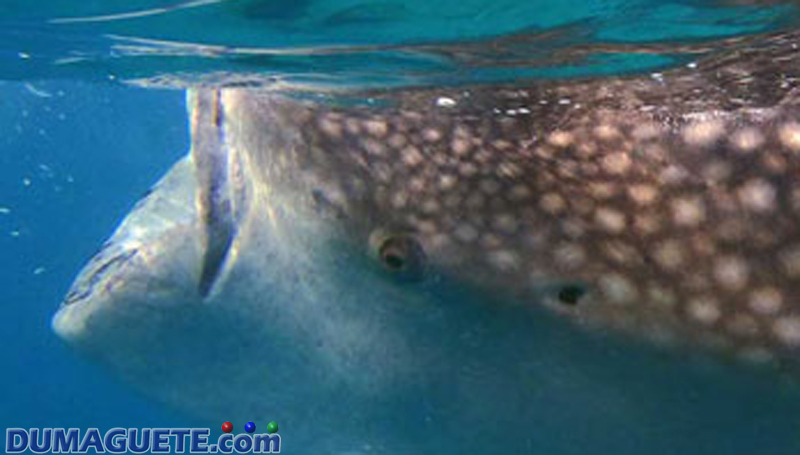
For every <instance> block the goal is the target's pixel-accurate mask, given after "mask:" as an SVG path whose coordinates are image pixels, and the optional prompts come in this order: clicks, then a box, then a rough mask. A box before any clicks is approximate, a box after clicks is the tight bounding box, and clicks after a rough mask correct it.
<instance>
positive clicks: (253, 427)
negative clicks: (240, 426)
mask: <svg viewBox="0 0 800 455" xmlns="http://www.w3.org/2000/svg"><path fill="white" fill-rule="evenodd" d="M244 431H246V432H248V433H252V432H254V431H256V424H254V423H253V422H247V423H246V424H244Z"/></svg>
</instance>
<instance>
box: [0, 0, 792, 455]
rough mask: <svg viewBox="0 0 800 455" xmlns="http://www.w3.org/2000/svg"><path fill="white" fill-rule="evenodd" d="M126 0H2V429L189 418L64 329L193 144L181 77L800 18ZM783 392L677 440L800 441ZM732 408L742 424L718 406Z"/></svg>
mask: <svg viewBox="0 0 800 455" xmlns="http://www.w3.org/2000/svg"><path fill="white" fill-rule="evenodd" d="M111 3H112V2H107V1H100V0H97V1H82V2H77V1H50V2H32V1H23V0H4V1H3V3H2V4H0V260H1V261H2V262H1V264H2V266H1V267H2V268H1V269H0V270H2V273H0V360H2V365H3V367H2V370H0V371H2V376H0V429H3V428H6V427H23V428H31V427H80V428H87V427H101V428H103V429H107V428H111V427H183V426H186V425H187V421H188V420H187V419H186V417H185V416H181V415H177V414H173V413H171V412H170V411H168V410H164V409H162V408H160V407H156V406H154V405H152V404H150V403H149V402H148V401H146V400H144V399H143V398H141V397H139V396H138V395H136V394H135V393H134V392H133V391H131V389H129V388H128V387H126V386H125V385H123V384H118V383H116V382H115V381H114V380H113V379H112V378H110V376H109V375H107V374H106V373H105V372H104V371H102V370H101V369H100V368H98V367H95V366H94V365H92V364H91V363H90V362H89V361H87V360H86V359H84V358H82V357H80V356H78V355H76V354H75V353H73V352H72V351H70V350H69V349H67V348H66V347H65V346H63V345H62V344H61V343H60V342H59V341H58V340H57V339H56V338H55V336H54V335H53V334H52V333H51V331H50V329H49V320H50V317H51V316H52V314H53V312H54V311H55V309H56V307H57V305H58V304H59V302H60V299H61V298H62V296H63V294H64V293H65V291H66V290H67V288H68V286H69V284H70V282H71V280H72V278H73V277H74V274H75V273H76V272H77V270H78V269H79V267H80V266H81V265H82V264H83V262H84V261H85V260H86V259H87V258H88V257H90V255H91V254H92V253H93V252H94V251H95V250H97V248H98V247H99V246H100V245H101V244H102V242H103V240H104V239H105V238H106V237H107V236H108V234H109V233H110V232H111V231H112V229H113V228H114V226H115V225H116V224H117V222H118V221H119V219H120V218H121V217H122V216H123V215H124V214H125V213H126V212H127V211H128V210H129V209H130V208H131V206H132V205H133V204H134V203H135V201H136V200H137V199H138V198H139V197H140V196H141V194H142V193H144V192H145V191H146V190H147V188H148V187H149V186H150V185H151V184H152V183H153V182H154V181H155V180H156V179H157V178H158V177H159V176H160V175H162V174H163V172H164V171H165V170H166V169H167V168H168V166H169V165H170V164H171V163H173V162H174V161H175V160H176V159H177V158H178V157H180V156H181V155H183V154H184V153H185V152H186V150H187V129H186V126H185V108H184V104H183V93H182V92H181V91H180V90H179V88H180V87H183V86H186V85H189V84H191V83H194V82H197V81H201V80H202V81H204V82H207V83H220V84H222V83H228V82H235V81H239V80H243V79H244V80H257V81H259V82H260V83H264V84H278V85H281V84H283V85H285V86H288V87H300V88H303V89H305V90H315V89H319V90H326V89H329V88H330V87H359V86H365V85H369V86H378V87H380V86H396V85H404V84H410V85H441V84H444V83H453V84H455V83H472V82H486V81H503V82H513V81H518V80H519V79H520V78H523V77H532V78H540V77H575V76H582V75H601V74H618V73H627V72H636V71H650V70H655V69H661V68H664V67H668V66H670V65H677V64H681V63H683V62H684V61H686V60H689V59H692V58H694V57H696V55H698V54H699V53H701V52H708V51H713V49H715V48H718V47H720V46H723V45H724V44H723V43H724V42H723V41H720V40H723V39H724V38H727V37H733V36H739V35H742V34H753V33H760V32H765V31H770V30H778V29H785V28H791V27H794V26H796V18H797V10H796V5H794V4H792V3H791V2H787V3H781V2H764V3H763V4H760V3H759V2H755V1H754V2H741V1H739V2H733V1H731V2H725V1H700V0H683V1H661V0H595V1H590V0H582V1H579V2H563V1H555V0H549V1H547V0H535V1H519V0H498V1H491V0H440V1H437V2H431V1H419V0H415V1H399V0H398V1H376V2H365V1H359V0H338V1H334V0H328V1H315V0H295V1H291V2H281V1H255V0H249V1H226V2H215V3H210V4H205V5H200V6H197V7H193V8H183V9H181V8H177V9H170V8H169V7H168V8H165V6H170V7H174V6H175V5H179V2H166V1H155V0H146V1H145V0H140V1H127V2H113V4H111ZM158 8H162V9H165V10H164V11H159V10H158ZM136 12H139V13H141V14H139V16H140V17H132V16H131V17H126V16H124V15H123V16H121V17H116V18H115V17H114V15H119V14H128V13H136ZM109 15H111V17H104V16H109ZM498 44H499V46H498ZM636 46H638V47H636ZM643 49H649V50H650V51H649V52H648V53H644V54H643V53H642V52H641V51H642V50H643ZM154 86H157V87H160V88H158V89H156V88H152V87H154ZM142 87H145V88H142ZM797 396H798V394H787V395H786V397H794V398H796V397H797ZM781 399H782V398H781V396H778V395H775V396H771V395H770V396H765V399H764V402H763V406H761V407H759V406H755V407H754V406H752V405H751V407H750V408H748V410H749V411H750V412H752V411H754V410H755V411H757V413H755V414H753V425H752V427H749V428H747V431H742V427H741V426H735V425H734V426H731V430H732V431H731V432H730V433H725V431H724V429H720V427H715V428H716V429H717V431H715V432H713V434H712V435H711V436H709V435H704V434H703V433H702V431H701V430H698V434H697V435H677V436H678V437H677V439H678V440H679V441H680V442H679V443H676V445H675V446H673V447H680V448H681V450H682V451H681V452H680V453H682V454H683V453H697V454H717V453H725V454H728V453H748V454H749V453H763V454H776V455H777V454H787V455H788V454H797V453H800V404H797V405H794V404H792V403H786V402H782V401H781ZM731 400H736V397H731ZM687 401H688V402H691V397H687ZM775 403H781V404H780V406H777V407H775V412H774V414H773V413H771V412H772V409H773V404H775ZM733 407H734V408H735V406H733ZM720 408H721V409H726V410H728V411H730V409H731V406H730V405H729V404H728V405H725V406H723V405H722V404H721V406H720ZM557 411H558V410H555V411H554V412H557ZM743 412H746V411H744V410H743ZM221 419H222V417H221ZM727 419H731V421H736V419H732V418H731V416H730V415H729V414H728V415H720V421H722V422H727V421H728V420H727ZM221 421H222V420H221ZM598 425H599V427H598V428H599V429H602V422H598ZM645 430H646V429H645ZM598 431H599V430H598ZM631 431H634V432H635V431H636V429H635V428H632V429H631ZM645 433H646V431H645ZM563 439H564V438H563V436H555V435H554V440H557V441H563ZM641 439H642V437H641V436H639V437H638V438H637V440H639V441H641ZM659 440H660V441H661V440H663V438H661V439H659ZM692 441H694V442H695V444H692ZM2 442H3V444H5V441H4V435H3V441H2ZM554 447H556V448H557V447H559V445H558V444H555V445H554ZM615 447H616V448H617V449H624V448H625V447H626V444H625V443H624V441H620V443H619V444H618V445H616V446H615ZM287 453H293V452H287ZM570 453H574V452H570ZM585 453H586V454H594V453H598V452H596V451H595V450H593V448H592V447H586V452H585ZM639 453H640V452H639ZM652 453H654V454H665V455H666V454H667V453H674V452H671V451H669V450H667V451H664V450H662V449H660V448H659V447H653V451H652ZM548 455H550V453H549V452H548ZM553 455H557V453H555V454H553ZM622 455H625V454H624V453H622ZM637 455H638V453H637Z"/></svg>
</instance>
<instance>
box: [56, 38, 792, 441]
mask: <svg viewBox="0 0 800 455" xmlns="http://www.w3.org/2000/svg"><path fill="white" fill-rule="evenodd" d="M798 44H800V35H798V34H797V33H792V32H782V33H775V34H770V35H765V36H759V37H758V38H757V39H755V38H752V37H751V38H750V39H746V40H741V41H734V42H731V43H729V46H728V47H727V48H726V49H725V50H723V51H719V52H717V53H712V54H710V55H708V56H705V57H701V58H698V59H697V60H695V61H692V62H689V63H687V64H686V65H685V66H682V67H680V68H673V69H669V70H665V71H663V72H661V73H655V74H646V75H631V76H615V77H600V78H586V79H570V80H552V81H551V80H541V81H535V82H526V83H524V84H522V83H519V84H507V85H491V86H474V87H473V86H470V87H449V88H405V89H392V90H373V91H369V92H363V93H356V94H348V96H347V97H344V98H337V97H331V98H324V99H321V98H314V97H307V96H298V95H297V94H293V93H281V92H277V91H274V90H267V89H264V88H258V87H207V86H206V87H195V88H192V89H190V90H188V94H187V106H188V116H189V123H190V129H191V150H190V152H189V153H188V155H187V156H186V157H185V158H183V159H182V160H180V161H179V162H178V163H176V164H175V165H174V166H173V167H172V169H171V170H170V171H169V172H168V173H167V174H166V175H165V176H164V177H163V179H162V180H161V181H160V182H159V183H157V184H156V185H155V186H154V188H153V189H152V191H150V192H149V194H148V195H147V196H146V197H145V198H144V199H142V200H141V201H140V202H139V203H137V205H136V206H135V207H134V208H133V210H132V211H131V213H130V214H129V215H128V216H127V217H126V218H125V219H124V220H123V221H122V223H121V225H120V226H119V227H118V229H117V230H116V231H115V232H114V234H113V235H112V236H111V238H110V239H109V240H108V241H107V242H106V243H105V244H104V245H103V247H102V248H101V250H100V251H99V252H98V253H97V254H96V255H95V256H94V257H93V258H92V259H91V260H90V261H89V262H88V264H87V265H86V266H85V267H84V268H83V270H82V271H81V272H80V273H79V275H78V277H77V278H76V279H75V282H74V284H73V285H72V288H71V289H70V291H69V292H68V294H67V296H66V297H65V299H64V301H63V303H62V305H61V306H60V308H59V309H58V311H57V313H56V314H55V316H54V319H53V328H54V330H55V331H56V333H57V334H58V335H59V336H60V337H61V338H62V339H64V340H65V341H66V342H67V343H68V344H70V345H72V346H74V347H75V348H77V349H78V350H79V351H81V352H84V353H86V354H87V355H88V356H89V357H90V358H93V359H95V360H96V361H98V362H99V363H101V364H103V365H105V366H106V367H108V368H109V369H110V370H111V371H113V372H114V373H115V374H116V375H117V376H118V377H120V378H122V379H123V380H125V381H126V382H129V383H131V384H133V385H134V386H135V387H136V388H137V389H139V390H140V391H142V392H143V393H145V394H146V395H148V396H149V397H150V398H152V399H154V400H156V401H158V402H161V403H165V404H166V405H168V406H171V407H173V408H175V409H179V410H181V411H182V412H185V413H186V414H187V415H191V416H198V418H202V419H207V420H209V421H212V420H219V419H223V421H224V420H225V419H238V421H242V422H245V421H248V420H254V419H261V421H270V420H276V421H278V420H279V421H280V423H281V428H282V430H281V434H282V435H284V438H285V443H284V446H286V447H288V444H291V445H293V446H294V447H295V449H296V450H298V451H299V452H298V453H305V452H304V451H308V453H316V452H319V451H322V452H323V453H342V454H344V453H348V454H350V453H365V454H366V453H407V452H412V451H413V452H415V453H461V452H463V451H464V450H484V451H488V452H489V453H528V452H531V451H534V452H535V451H536V450H541V448H542V447H544V448H547V447H548V446H547V444H548V443H547V442H546V439H543V435H553V434H562V433H563V434H564V436H563V437H561V438H557V439H558V441H560V443H559V444H561V445H559V446H558V448H557V449H558V450H557V451H556V452H555V453H576V454H578V453H595V452H591V451H590V452H586V450H587V444H592V446H593V447H602V446H603V444H605V443H608V444H622V443H621V442H620V441H624V440H629V441H631V442H630V444H631V445H632V446H633V447H639V448H641V449H648V453H661V452H657V451H654V450H653V447H652V446H650V445H649V444H650V443H652V441H654V440H657V441H661V443H663V444H666V446H665V447H670V448H674V447H675V446H670V445H669V443H670V441H671V442H673V443H675V444H678V442H676V441H680V440H681V439H680V438H681V437H679V436H676V435H683V436H684V437H687V438H688V436H685V435H690V434H692V432H691V429H697V428H698V427H699V426H701V425H705V428H706V430H707V432H708V434H716V435H718V436H720V439H722V438H723V437H722V436H721V435H722V434H725V433H724V431H723V428H725V429H726V430H729V429H730V428H739V429H740V431H744V432H747V431H749V430H747V428H749V427H748V425H750V424H751V423H752V422H751V421H750V420H747V419H743V420H741V421H728V420H726V419H728V418H729V417H728V416H727V415H726V412H725V409H731V410H732V409H735V408H734V407H732V406H734V405H733V404H730V403H729V402H730V401H731V397H735V398H734V399H733V401H734V402H736V403H737V404H736V406H740V407H743V408H745V409H749V410H750V411H751V418H753V419H754V418H756V417H757V416H762V417H763V416H764V415H767V414H768V412H767V411H764V410H763V409H761V408H759V407H758V405H756V404H753V402H748V401H747V400H748V399H749V397H751V396H762V397H764V396H766V397H768V398H762V399H763V400H765V401H764V402H765V403H772V404H775V403H783V404H780V405H776V406H773V407H772V408H771V409H773V410H775V409H778V408H781V406H783V408H781V409H783V410H784V411H786V412H790V411H792V412H795V413H796V411H797V410H798V409H797V407H796V406H795V407H794V408H792V407H791V405H789V404H786V403H787V401H786V399H785V398H786V396H787V395H786V394H788V393H789V392H785V389H784V388H783V386H782V385H779V384H782V383H781V382H780V379H777V378H782V377H784V374H786V373H787V372H788V373H789V374H792V373H791V372H792V371H793V370H794V369H795V367H796V365H797V363H798V360H800V91H798V87H800V64H799V63H800V52H798V49H797V47H798ZM697 390H700V391H701V392H697V393H694V394H692V393H690V392H687V391H697ZM779 390H783V392H778V391H779ZM654 391H657V392H654ZM687 393H688V395H687ZM687 396H688V397H690V398H687ZM769 397H771V398H769ZM771 400H772V401H771ZM746 403H749V405H748V404H746ZM787 407H788V408H787ZM775 412H778V411H775ZM776 415H777V414H776ZM794 415H795V417H796V415H797V414H794ZM711 420H713V421H717V422H718V423H719V426H714V424H712V423H709V421H711ZM732 422H737V423H732ZM612 423H613V424H612ZM639 424H641V425H642V426H643V428H644V429H642V430H641V431H643V432H644V433H643V434H641V435H640V436H638V437H639V438H640V439H637V436H631V435H630V434H627V435H626V432H625V431H626V430H625V428H626V425H628V426H629V425H639ZM737 425H738V427H737ZM567 427H568V428H571V430H569V431H567V430H565V428H567ZM626 438H627V439H626ZM631 438H633V439H631ZM648 438H650V439H648ZM653 438H655V439H653ZM659 438H660V439H659ZM602 441H605V442H602ZM609 441H614V442H609ZM646 441H650V443H648V442H646ZM794 441H795V444H798V441H797V440H796V438H795V440H794ZM684 442H685V443H686V444H690V443H691V441H690V440H689V439H687V440H686V441H684ZM550 444H552V442H551V443H550ZM597 444H600V445H599V446H598V445H597ZM614 447H617V448H618V447H622V446H619V445H618V446H614ZM787 447H788V446H787ZM793 447H795V448H797V447H798V446H797V445H795V446H793ZM550 448H552V447H550ZM287 450H288V449H287ZM792 450H795V449H792ZM664 453H673V452H669V451H667V452H664ZM781 453H782V452H781ZM787 453H788V452H787Z"/></svg>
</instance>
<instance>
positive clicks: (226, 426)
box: [222, 422, 233, 433]
mask: <svg viewBox="0 0 800 455" xmlns="http://www.w3.org/2000/svg"><path fill="white" fill-rule="evenodd" d="M222 431H224V432H225V433H230V432H231V431H233V424H232V423H230V422H225V423H223V424H222Z"/></svg>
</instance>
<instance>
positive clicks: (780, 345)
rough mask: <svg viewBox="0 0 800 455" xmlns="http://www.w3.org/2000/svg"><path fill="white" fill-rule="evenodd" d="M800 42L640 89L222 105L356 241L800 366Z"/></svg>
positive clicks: (559, 305) (257, 148) (285, 180)
mask: <svg viewBox="0 0 800 455" xmlns="http://www.w3.org/2000/svg"><path fill="white" fill-rule="evenodd" d="M797 41H798V37H797V36H795V35H793V34H783V35H774V36H769V37H767V38H764V39H763V40H761V41H759V42H758V43H756V44H753V43H751V42H748V43H746V44H747V45H746V46H745V45H744V44H739V43H734V44H733V45H732V47H731V49H730V50H729V51H726V52H725V53H723V54H721V55H717V56H714V57H710V58H706V59H703V60H699V61H697V62H694V63H691V64H689V65H688V66H687V67H686V68H681V69H678V70H673V71H669V72H664V73H661V74H656V75H648V76H640V77H633V78H611V79H601V80H589V81H573V82H543V83H541V84H537V85H535V86H533V87H530V88H515V87H499V88H497V87H493V88H470V89H464V90H416V91H408V92H389V93H371V94H368V95H365V96H371V97H372V98H373V101H375V102H376V103H375V104H378V105H380V106H381V107H374V106H373V107H365V106H348V107H342V106H338V107H337V106H336V105H330V104H323V103H308V102H301V101H296V100H292V99H291V98H288V97H282V96H276V95H274V94H269V93H267V92H259V91H257V90H251V89H224V90H222V91H221V93H222V96H221V99H222V101H221V103H222V104H223V106H224V108H225V110H226V118H233V119H236V120H233V121H232V122H231V124H229V125H227V126H226V128H227V131H228V135H229V138H230V139H229V140H230V141H231V143H232V144H235V145H234V147H235V148H238V149H241V150H247V152H246V153H247V154H248V155H249V156H248V158H249V162H250V163H251V165H252V168H253V169H254V174H255V175H257V176H258V178H260V179H262V180H263V181H264V182H265V184H270V185H273V186H275V187H278V188H279V190H278V191H284V192H291V193H296V194H298V195H302V194H308V195H312V194H313V195H314V197H309V198H307V200H308V201H310V202H309V203H310V204H315V205H318V206H322V209H323V210H329V211H331V213H336V214H337V217H338V220H339V221H338V222H339V223H341V225H342V226H344V228H345V230H346V231H347V232H348V237H349V238H350V240H351V241H352V242H353V243H354V244H356V245H363V247H364V248H365V249H369V248H372V249H374V245H371V243H370V239H371V238H372V237H374V232H375V231H376V230H382V231H385V232H403V233H410V234H411V235H413V237H414V238H415V239H416V240H417V241H418V242H419V243H420V245H421V246H422V249H423V250H424V252H425V257H426V260H427V262H428V265H429V271H430V273H431V274H439V275H442V276H447V277H452V278H454V279H457V280H460V281H461V282H464V283H470V284H472V285H474V286H476V288H479V289H482V290H487V289H488V290H491V291H492V292H498V293H503V294H507V295H509V296H513V297H514V298H515V301H519V302H521V303H522V304H530V305H539V304H543V305H545V306H547V307H549V308H551V309H553V310H555V311H557V312H559V313H562V314H564V315H565V317H568V318H572V319H574V320H575V321H577V323H579V324H584V325H590V326H596V327H614V328H619V329H622V331H623V332H627V333H630V334H635V335H641V336H645V337H647V338H651V339H653V340H655V341H657V342H659V343H665V344H680V345H688V346H697V345H701V346H707V347H710V348H712V349H718V350H722V351H724V352H728V353H734V354H736V355H737V356H739V357H742V358H745V359H748V360H752V361H756V362H770V361H780V362H785V361H789V362H791V361H794V360H796V359H797V358H798V350H799V349H800V306H799V305H800V304H798V301H800V228H799V227H798V226H800V223H798V221H800V103H798V101H799V100H798V92H797V86H798V76H799V74H798V73H799V72H800V70H798V68H800V66H798V65H797V63H798V59H800V57H798V52H797V45H796V43H797ZM237 122H238V123H237ZM258 129H260V130H262V131H264V130H266V132H267V133H268V134H266V136H267V137H268V139H261V140H260V141H261V142H259V141H253V140H252V138H253V136H254V135H252V134H246V132H247V131H255V130H258ZM237 131H238V132H239V133H237ZM237 134H238V136H237ZM278 182H280V183H278ZM321 201H322V202H321ZM373 243H374V242H373ZM570 287H572V288H577V289H581V290H585V291H586V292H585V294H584V293H583V291H581V292H580V293H579V294H580V295H579V296H578V297H575V296H573V297H572V298H569V299H565V298H563V290H564V289H569V288H570Z"/></svg>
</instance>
